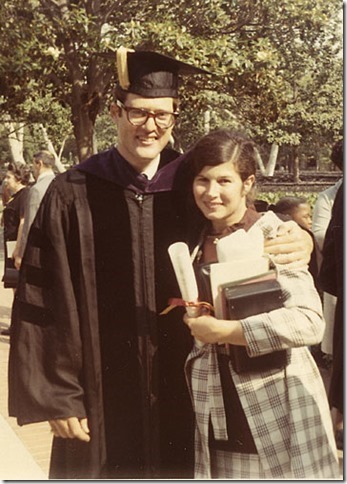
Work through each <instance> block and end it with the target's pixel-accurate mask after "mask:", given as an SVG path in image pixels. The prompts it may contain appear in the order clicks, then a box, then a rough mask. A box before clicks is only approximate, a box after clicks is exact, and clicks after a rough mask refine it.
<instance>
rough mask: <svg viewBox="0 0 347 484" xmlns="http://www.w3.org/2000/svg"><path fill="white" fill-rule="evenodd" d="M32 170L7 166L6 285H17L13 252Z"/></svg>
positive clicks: (14, 286)
mask: <svg viewBox="0 0 347 484" xmlns="http://www.w3.org/2000/svg"><path fill="white" fill-rule="evenodd" d="M29 179H30V172H29V170H28V168H27V167H26V165H23V164H20V163H16V162H10V163H9V164H8V166H7V171H6V175H5V178H4V181H3V183H5V185H6V188H7V190H8V192H9V194H10V198H9V200H8V201H7V203H6V205H5V207H4V210H3V225H4V275H3V278H2V281H3V283H4V287H6V288H13V290H14V291H15V289H16V287H17V280H18V271H17V270H16V268H15V266H14V262H13V259H12V252H13V250H14V248H15V243H16V240H17V235H18V227H19V224H20V220H21V217H23V214H24V208H25V205H26V200H27V194H28V184H29ZM1 334H4V335H7V336H9V334H10V332H9V329H3V330H2V331H1Z"/></svg>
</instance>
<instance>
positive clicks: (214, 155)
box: [187, 129, 257, 181]
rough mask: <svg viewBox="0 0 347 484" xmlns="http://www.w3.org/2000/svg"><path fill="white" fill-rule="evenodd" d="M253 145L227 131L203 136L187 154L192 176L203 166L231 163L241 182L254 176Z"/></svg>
mask: <svg viewBox="0 0 347 484" xmlns="http://www.w3.org/2000/svg"><path fill="white" fill-rule="evenodd" d="M254 149H255V144H254V143H253V142H252V141H251V140H249V139H248V138H247V137H246V136H245V135H244V134H243V133H240V132H237V131H231V130H228V129H219V130H216V131H211V132H210V133H209V134H207V135H206V136H203V137H202V138H201V139H200V140H198V141H197V143H196V144H195V145H194V146H193V148H192V149H191V150H190V151H189V153H188V155H187V156H188V159H189V161H188V163H192V168H193V173H194V176H196V175H198V174H199V173H200V172H201V170H202V169H203V168H204V167H205V166H217V165H221V164H222V163H227V162H230V161H231V162H232V163H233V164H234V166H235V169H236V171H237V172H238V173H239V174H240V177H241V180H242V181H245V180H247V178H248V177H249V176H250V175H255V172H256V167H257V162H256V158H255V150H254Z"/></svg>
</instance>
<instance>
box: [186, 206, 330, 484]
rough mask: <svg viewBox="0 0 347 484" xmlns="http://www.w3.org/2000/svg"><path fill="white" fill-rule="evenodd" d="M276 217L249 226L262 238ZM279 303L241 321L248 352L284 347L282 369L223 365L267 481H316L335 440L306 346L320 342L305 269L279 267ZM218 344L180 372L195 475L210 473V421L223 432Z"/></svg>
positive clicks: (320, 325) (194, 354)
mask: <svg viewBox="0 0 347 484" xmlns="http://www.w3.org/2000/svg"><path fill="white" fill-rule="evenodd" d="M280 223H281V222H280V220H279V219H278V218H277V217H276V215H274V214H273V213H272V212H271V213H270V212H268V213H266V214H265V215H264V216H263V217H262V218H261V219H260V220H259V221H258V222H256V224H257V225H258V226H259V227H260V228H261V229H262V230H263V233H264V236H265V237H272V236H274V234H275V233H276V230H277V227H278V225H279V224H280ZM277 269H278V280H279V282H280V284H281V288H282V293H283V297H284V307H283V308H280V309H277V310H274V311H271V312H270V313H263V314H258V315H254V316H251V317H248V318H246V319H243V320H241V325H242V327H243V330H244V334H245V338H246V340H247V343H248V347H247V348H248V349H247V351H248V354H249V356H251V357H252V356H260V355H263V354H267V353H271V352H273V351H276V350H283V349H285V350H287V365H286V367H285V368H284V369H282V370H271V371H267V372H263V373H262V372H258V373H252V374H250V373H245V374H237V373H235V372H234V370H233V368H232V366H231V364H229V370H230V373H231V376H232V378H233V381H234V384H235V386H236V389H237V393H238V396H239V398H240V401H241V404H242V407H243V410H244V412H245V415H246V418H247V420H248V423H249V426H250V430H251V432H252V436H253V439H254V442H255V445H256V448H257V452H258V455H259V459H260V462H261V465H262V467H263V469H264V472H265V474H266V476H267V478H269V479H272V478H277V479H281V478H287V479H304V478H308V479H317V478H337V477H338V476H339V470H338V459H337V451H336V445H335V440H334V435H333V430H332V423H331V417H330V412H329V406H328V402H327V397H326V392H325V388H324V385H323V382H322V379H321V377H320V373H319V370H318V368H317V366H316V364H315V362H314V360H313V358H312V356H311V354H310V351H309V349H308V346H309V345H313V344H317V343H319V342H320V341H321V339H322V335H323V331H324V321H323V319H322V308H321V303H320V299H319V296H318V294H317V292H316V290H315V289H314V284H313V280H312V277H311V275H310V274H309V273H308V271H307V270H306V269H296V270H293V269H288V268H286V267H284V266H278V267H277ZM225 351H226V349H225V347H224V345H215V344H207V345H205V346H203V347H202V348H201V347H198V346H195V347H194V348H193V350H192V351H191V353H190V355H189V356H188V359H187V362H186V376H187V381H188V385H189V388H190V393H191V398H192V401H193V407H194V411H195V416H196V433H195V478H197V479H208V478H211V467H210V465H211V461H210V451H209V445H208V429H209V420H210V419H211V420H212V425H213V430H214V434H215V437H216V438H217V439H221V440H226V439H227V437H228V436H227V430H226V422H225V414H224V407H223V396H222V388H221V384H220V378H219V371H218V360H217V353H223V352H225Z"/></svg>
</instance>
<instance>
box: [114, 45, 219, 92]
mask: <svg viewBox="0 0 347 484" xmlns="http://www.w3.org/2000/svg"><path fill="white" fill-rule="evenodd" d="M117 69H118V80H119V86H120V87H121V88H122V89H123V90H124V91H127V92H131V93H133V94H138V95H140V96H143V97H150V98H153V97H177V96H178V76H179V75H194V74H210V73H209V72H208V71H205V70H203V69H200V68H198V67H195V66H192V65H190V64H186V63H185V62H181V61H179V60H176V59H173V58H172V57H168V56H166V55H163V54H159V53H157V52H151V51H135V50H129V49H126V48H125V47H120V48H119V49H118V50H117Z"/></svg>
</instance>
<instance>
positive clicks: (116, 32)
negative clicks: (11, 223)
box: [0, 0, 343, 159]
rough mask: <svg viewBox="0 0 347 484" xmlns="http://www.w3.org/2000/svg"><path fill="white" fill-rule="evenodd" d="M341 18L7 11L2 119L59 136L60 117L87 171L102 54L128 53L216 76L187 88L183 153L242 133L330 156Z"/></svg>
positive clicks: (40, 0)
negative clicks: (54, 128) (157, 55)
mask: <svg viewBox="0 0 347 484" xmlns="http://www.w3.org/2000/svg"><path fill="white" fill-rule="evenodd" d="M341 13H342V3H341V4H339V2H336V1H334V0H315V1H314V0H295V1H293V0H282V1H281V2H278V1H277V0H242V1H241V0H228V1H225V0H198V1H196V2H191V1H190V0H189V1H188V0H182V1H178V2H177V0H175V1H174V0H151V1H143V0H142V1H139V0H3V2H2V4H1V6H0V15H1V18H2V23H1V25H0V94H1V98H0V101H1V109H2V112H4V113H9V114H10V115H11V116H12V117H14V118H18V117H19V118H21V119H27V120H28V121H30V122H32V121H35V120H37V121H39V122H42V118H44V119H45V120H47V122H48V123H50V125H53V124H54V125H55V124H57V125H58V124H59V122H58V119H57V118H56V116H55V115H54V113H55V110H54V109H53V106H60V108H59V109H61V110H64V111H61V112H60V115H59V109H58V108H57V114H58V117H59V116H60V117H63V119H64V123H65V124H62V125H60V128H59V129H60V130H61V129H63V130H65V131H66V130H69V125H68V123H70V122H71V124H72V126H73V130H74V135H75V138H76V143H77V147H78V155H79V159H83V158H85V157H86V156H89V155H90V154H91V153H92V152H93V151H94V150H95V148H96V147H95V145H94V144H93V139H94V138H95V137H94V128H95V123H96V119H97V116H98V115H99V113H103V112H104V110H105V107H107V105H108V103H109V102H110V100H111V97H112V87H113V85H114V82H115V75H116V70H115V63H114V62H112V61H110V60H108V59H106V58H104V57H103V56H101V55H99V54H100V53H102V52H106V51H115V50H116V48H117V47H118V46H119V45H125V46H126V47H129V48H133V47H143V48H146V49H153V50H158V51H160V52H163V53H166V54H168V55H172V56H174V57H176V58H178V59H181V60H184V61H186V62H191V63H193V64H195V65H198V66H200V67H202V68H205V69H207V70H209V71H210V72H212V73H213V75H211V76H207V77H205V76H199V77H197V78H191V79H184V80H183V82H182V84H183V86H182V87H183V89H182V103H181V111H182V114H181V116H180V122H179V124H178V126H177V127H176V130H175V136H176V139H177V143H178V145H179V146H181V147H182V148H183V149H185V148H187V147H188V146H189V145H190V144H191V143H192V142H193V141H194V140H195V139H196V138H197V137H198V136H200V135H201V134H203V132H204V130H206V129H207V128H211V129H212V128H215V127H220V126H230V127H235V128H242V129H245V130H246V131H248V133H249V134H251V135H252V136H254V137H255V138H256V139H257V141H259V143H260V144H261V145H263V146H264V147H267V146H268V145H269V144H271V143H273V142H276V143H278V144H279V145H293V146H298V145H300V143H302V142H303V141H304V142H305V143H306V144H310V141H312V143H313V142H314V143H317V142H318V143H321V144H324V143H329V144H331V143H332V141H333V139H335V138H336V137H338V136H339V135H340V134H341V129H342V92H343V89H342V56H341V53H340V52H339V51H340V49H341V44H342V29H341V25H342V16H341ZM42 99H49V100H50V101H48V102H46V103H42V102H41V100H42ZM28 100H30V102H29V101H28ZM28 102H29V104H30V108H29V107H28ZM43 104H44V105H43ZM52 112H53V114H52ZM62 112H64V115H62ZM67 112H68V113H69V115H68V116H67V115H65V113H67ZM206 113H207V114H206ZM50 115H51V118H50ZM207 115H208V116H209V125H208V127H206V119H207ZM52 117H53V119H52ZM99 124H100V126H101V128H100V130H98V132H97V138H98V147H100V146H104V141H105V140H104V139H103V129H104V123H103V122H101V123H99ZM59 129H58V131H59ZM108 131H109V125H108V127H107V132H108ZM107 137H108V136H107ZM265 151H266V150H265Z"/></svg>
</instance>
